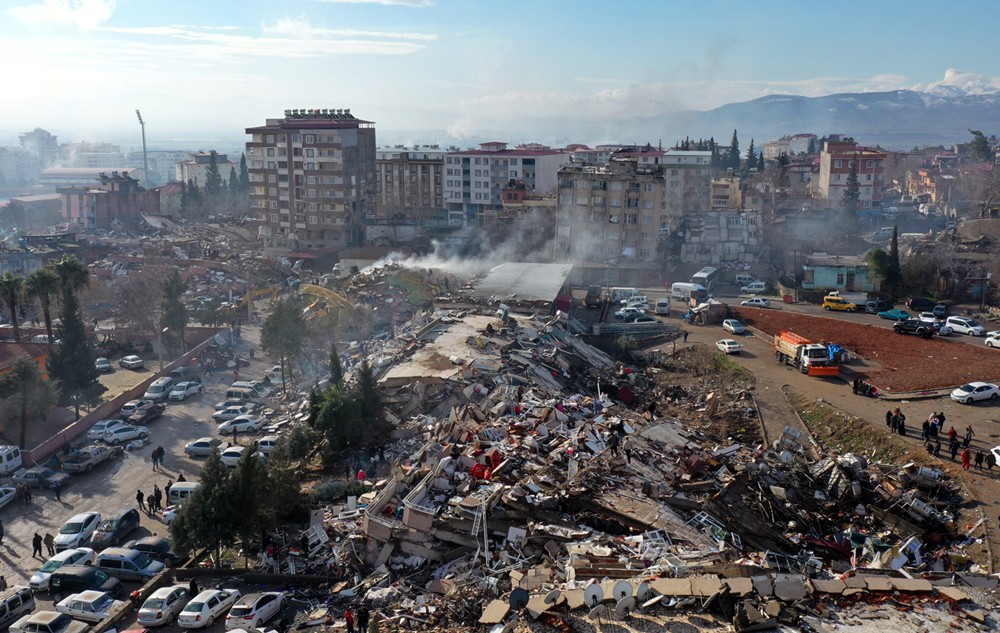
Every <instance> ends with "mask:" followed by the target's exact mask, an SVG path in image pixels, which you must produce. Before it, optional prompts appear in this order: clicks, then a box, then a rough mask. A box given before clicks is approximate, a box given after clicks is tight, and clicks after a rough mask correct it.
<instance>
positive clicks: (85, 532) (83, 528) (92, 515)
mask: <svg viewBox="0 0 1000 633" xmlns="http://www.w3.org/2000/svg"><path fill="white" fill-rule="evenodd" d="M100 522H101V513H100V512H81V513H80V514H78V515H76V516H74V517H73V518H72V519H70V520H69V521H67V522H66V524H65V525H63V526H62V528H61V529H60V530H59V534H56V549H57V550H58V551H60V552H61V551H63V550H66V549H71V548H73V547H80V546H81V545H83V544H84V543H86V542H87V539H89V538H90V536H91V535H92V534H93V533H94V530H96V529H97V525H98V524H99V523H100Z"/></svg>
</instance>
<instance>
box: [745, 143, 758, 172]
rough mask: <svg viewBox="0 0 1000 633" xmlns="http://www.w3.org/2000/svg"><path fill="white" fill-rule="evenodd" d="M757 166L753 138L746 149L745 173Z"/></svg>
mask: <svg viewBox="0 0 1000 633" xmlns="http://www.w3.org/2000/svg"><path fill="white" fill-rule="evenodd" d="M756 166H757V150H755V149H754V148H753V138H751V139H750V147H748V148H747V166H746V171H750V170H751V169H753V168H754V167H756Z"/></svg>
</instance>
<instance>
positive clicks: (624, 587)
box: [613, 580, 632, 600]
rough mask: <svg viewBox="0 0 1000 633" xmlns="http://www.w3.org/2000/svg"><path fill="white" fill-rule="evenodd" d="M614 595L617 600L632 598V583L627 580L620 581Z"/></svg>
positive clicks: (616, 584) (616, 585)
mask: <svg viewBox="0 0 1000 633" xmlns="http://www.w3.org/2000/svg"><path fill="white" fill-rule="evenodd" d="M613 593H614V598H615V600H621V599H622V598H630V597H631V596H632V583H630V582H629V581H627V580H619V581H618V582H616V583H615V590H614V592H613Z"/></svg>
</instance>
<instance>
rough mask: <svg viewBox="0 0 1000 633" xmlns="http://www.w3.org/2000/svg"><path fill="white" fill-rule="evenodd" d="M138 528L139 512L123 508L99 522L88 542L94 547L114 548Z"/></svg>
mask: <svg viewBox="0 0 1000 633" xmlns="http://www.w3.org/2000/svg"><path fill="white" fill-rule="evenodd" d="M138 527H139V511H138V510H136V509H135V508H123V509H122V510H119V511H118V512H116V513H114V514H112V515H111V516H108V517H106V518H105V519H104V520H103V521H101V522H100V524H99V525H98V526H97V529H96V530H95V531H94V535H93V536H92V537H91V538H90V542H91V544H92V545H93V546H94V547H114V546H115V545H118V544H119V543H121V542H122V541H124V540H125V537H126V536H128V535H129V534H131V533H132V532H134V531H135V529H136V528H138Z"/></svg>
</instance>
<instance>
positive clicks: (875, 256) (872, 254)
mask: <svg viewBox="0 0 1000 633" xmlns="http://www.w3.org/2000/svg"><path fill="white" fill-rule="evenodd" d="M865 261H866V262H867V263H868V276H869V277H870V278H871V280H872V285H874V286H875V287H876V288H881V287H882V282H884V281H885V278H886V274H887V273H888V270H889V254H888V253H886V252H885V251H884V250H882V249H881V248H874V249H872V250H870V251H868V254H867V255H865Z"/></svg>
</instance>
